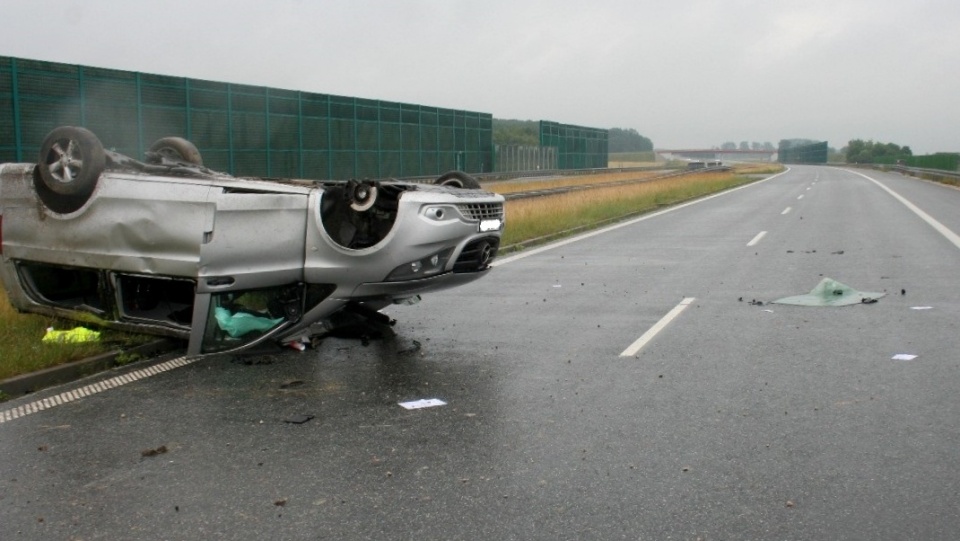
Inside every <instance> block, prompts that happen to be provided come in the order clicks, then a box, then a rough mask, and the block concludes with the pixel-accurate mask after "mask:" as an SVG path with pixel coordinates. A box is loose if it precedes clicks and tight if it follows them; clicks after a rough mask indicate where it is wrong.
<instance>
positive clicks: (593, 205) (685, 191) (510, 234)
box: [503, 172, 751, 247]
mask: <svg viewBox="0 0 960 541" xmlns="http://www.w3.org/2000/svg"><path fill="white" fill-rule="evenodd" d="M748 182H751V179H750V178H749V177H746V176H743V175H739V174H736V173H733V172H716V173H701V174H696V175H686V176H681V177H673V178H667V179H658V180H651V181H648V182H640V183H637V184H629V185H623V186H611V187H605V188H596V189H592V190H585V191H577V192H571V193H566V194H561V195H555V196H549V197H540V198H533V199H519V200H514V201H508V202H507V204H506V208H505V211H506V216H507V228H506V231H505V232H504V235H503V245H504V246H505V247H509V246H511V245H516V244H519V243H524V242H529V241H531V240H537V239H548V238H553V237H555V236H557V235H558V234H562V232H569V231H572V230H576V229H580V228H587V227H590V226H595V225H598V224H602V223H605V222H608V221H610V220H614V219H617V218H622V217H625V216H630V215H635V214H640V213H643V212H647V211H650V210H653V209H656V208H658V207H661V206H664V205H670V204H674V203H677V202H680V201H685V200H688V199H692V198H694V197H699V196H702V195H707V194H710V193H715V192H719V191H722V190H725V189H728V188H732V187H735V186H739V185H741V184H746V183H748Z"/></svg>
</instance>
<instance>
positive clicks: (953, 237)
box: [844, 169, 960, 249]
mask: <svg viewBox="0 0 960 541" xmlns="http://www.w3.org/2000/svg"><path fill="white" fill-rule="evenodd" d="M844 171H850V170H849V169H844ZM850 172H851V173H854V174H856V175H860V176H861V177H863V178H865V179H867V180H869V181H870V182H873V183H874V184H876V185H877V186H880V187H881V188H883V190H884V191H885V192H887V193H888V194H890V195H892V196H893V198H894V199H896V200H897V201H900V202H901V203H903V204H904V205H905V206H906V207H907V208H908V209H910V210H911V211H913V213H914V214H916V215H917V216H919V217H920V219H921V220H923V221H925V222H927V223H928V224H929V225H930V227H932V228H934V229H935V230H936V231H937V233H940V234H941V235H943V236H944V237H946V239H947V240H948V241H950V242H951V243H953V245H954V246H956V247H957V249H960V236H958V235H957V234H956V233H954V232H953V231H951V230H950V229H949V228H947V226H945V225H943V224H942V223H940V222H938V221H937V220H936V219H934V217H933V216H930V215H929V214H927V213H926V212H924V211H922V210H920V207H918V206H916V205H914V204H913V203H911V202H910V201H908V200H907V199H906V198H905V197H903V196H902V195H900V194H898V193H897V192H895V191H893V190H891V189H890V188H887V187H886V186H884V185H883V184H882V183H880V181H879V180H877V179H875V178H871V177H868V176H867V175H864V174H863V173H861V172H859V171H850Z"/></svg>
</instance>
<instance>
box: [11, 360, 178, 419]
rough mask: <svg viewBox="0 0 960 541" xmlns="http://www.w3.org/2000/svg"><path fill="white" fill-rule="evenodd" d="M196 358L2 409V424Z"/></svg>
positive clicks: (172, 361)
mask: <svg viewBox="0 0 960 541" xmlns="http://www.w3.org/2000/svg"><path fill="white" fill-rule="evenodd" d="M195 360H196V358H193V359H188V358H186V357H178V358H176V359H172V360H169V361H166V362H163V363H160V364H155V365H153V366H150V367H147V368H141V369H140V370H134V371H133V372H130V373H128V374H122V375H119V376H114V377H112V378H110V379H106V380H103V381H98V382H96V383H91V384H89V385H85V386H83V387H80V388H79V389H73V390H70V391H65V392H62V393H60V394H58V395H54V396H51V397H47V398H42V399H40V400H35V401H33V402H30V403H29V404H24V405H21V406H17V407H15V408H10V409H7V410H3V411H0V424H3V423H6V422H9V421H12V420H14V419H18V418H20V417H24V416H26V415H30V414H31V413H37V412H38V411H43V410H46V409H50V408H53V407H56V406H61V405H63V404H69V403H70V402H74V401H77V400H80V399H81V398H84V397H87V396H90V395H94V394H97V393H101V392H103V391H106V390H107V389H113V388H115V387H120V386H121V385H126V384H128V383H133V382H135V381H139V380H141V379H145V378H149V377H150V376H156V375H157V374H161V373H163V372H166V371H167V370H173V369H174V368H180V367H181V366H186V365H188V364H190V363H192V362H194V361H195Z"/></svg>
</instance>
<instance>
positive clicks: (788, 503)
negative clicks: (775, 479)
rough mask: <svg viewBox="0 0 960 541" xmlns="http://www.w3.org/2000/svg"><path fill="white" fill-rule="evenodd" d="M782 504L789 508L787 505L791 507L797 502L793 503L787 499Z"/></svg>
mask: <svg viewBox="0 0 960 541" xmlns="http://www.w3.org/2000/svg"><path fill="white" fill-rule="evenodd" d="M784 505H786V506H787V507H788V508H789V507H793V506H795V505H797V504H795V503H793V502H792V501H790V500H787V503H786V504H784Z"/></svg>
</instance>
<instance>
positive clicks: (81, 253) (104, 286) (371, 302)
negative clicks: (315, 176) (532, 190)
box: [0, 126, 504, 356]
mask: <svg viewBox="0 0 960 541" xmlns="http://www.w3.org/2000/svg"><path fill="white" fill-rule="evenodd" d="M479 188H480V186H479V183H477V181H476V180H475V179H474V178H473V177H470V176H468V175H466V174H464V173H461V172H456V171H454V172H450V173H447V174H445V175H442V176H440V177H439V178H437V179H436V180H435V181H434V183H432V184H421V183H414V182H400V181H396V180H387V181H371V180H362V181H357V180H350V181H307V180H292V179H287V180H279V179H270V180H267V179H252V178H235V177H232V176H230V175H227V174H224V173H219V172H216V171H212V170H210V169H208V168H206V167H204V166H203V164H202V158H201V156H200V153H199V151H197V149H196V147H195V146H194V145H193V144H191V143H190V142H189V141H186V140H185V139H181V138H178V137H167V138H163V139H160V140H159V141H157V142H156V143H154V144H153V145H152V146H151V147H150V150H149V151H148V152H147V153H146V157H145V160H144V161H138V160H135V159H133V158H130V157H127V156H124V155H122V154H119V153H117V152H113V151H111V150H107V149H104V148H103V145H102V144H101V143H100V141H99V140H98V139H97V137H96V136H95V135H94V134H93V133H91V132H90V131H88V130H86V129H84V128H78V127H71V126H63V127H59V128H56V129H54V130H53V131H51V132H50V134H49V135H47V137H46V138H45V139H44V141H43V144H42V146H41V150H40V157H39V160H38V163H37V164H23V163H17V164H12V163H8V164H0V253H2V262H0V279H2V281H3V284H4V286H5V288H6V291H7V294H8V297H9V299H10V302H11V304H12V305H13V306H14V307H15V308H17V309H18V310H20V311H23V312H33V313H39V314H45V315H49V316H55V317H62V318H67V319H71V320H74V321H79V322H83V323H90V324H94V325H99V326H105V327H110V328H116V329H120V330H126V331H132V332H142V333H148V334H157V335H163V336H170V337H175V338H179V339H184V340H187V341H188V346H187V353H188V355H191V356H197V355H206V354H214V353H225V352H234V351H239V350H243V349H248V348H252V347H254V346H257V345H261V344H267V343H271V342H272V343H276V344H281V345H283V344H290V345H293V346H298V345H299V344H303V343H306V342H308V341H309V340H310V339H311V338H312V337H315V336H323V335H325V334H328V333H330V332H332V331H334V330H335V329H336V328H337V327H338V326H341V325H344V324H350V323H355V322H357V321H358V320H362V321H371V322H375V323H379V324H383V323H392V322H391V321H390V319H389V318H388V317H387V316H385V315H384V314H382V313H380V312H379V310H381V309H382V308H385V307H387V306H388V305H390V304H397V303H405V304H409V303H414V302H416V301H418V300H419V295H420V294H421V293H425V292H432V291H437V290H441V289H445V288H450V287H455V286H459V285H462V284H465V283H468V282H471V281H473V280H476V279H477V278H480V277H481V276H484V275H485V274H486V273H487V272H488V271H489V269H490V263H491V261H492V260H493V258H494V257H495V256H496V253H497V250H498V248H499V245H500V237H501V233H502V231H503V227H504V214H503V201H504V200H503V197H502V196H500V195H497V194H494V193H490V192H487V191H484V190H482V189H479Z"/></svg>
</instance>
